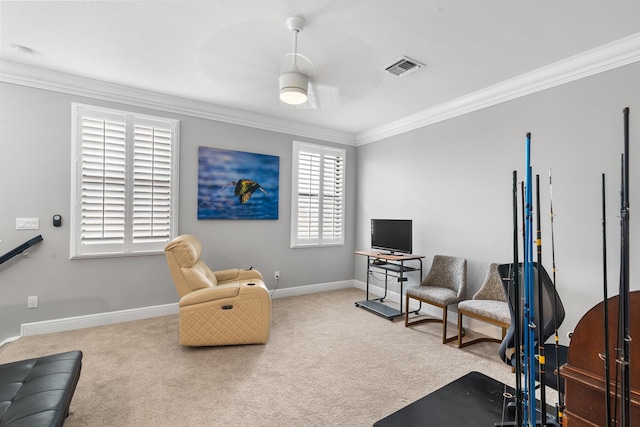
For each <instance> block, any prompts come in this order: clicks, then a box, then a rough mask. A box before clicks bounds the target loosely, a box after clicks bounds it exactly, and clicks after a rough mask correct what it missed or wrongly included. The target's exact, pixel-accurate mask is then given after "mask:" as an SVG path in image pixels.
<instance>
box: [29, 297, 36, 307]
mask: <svg viewBox="0 0 640 427" xmlns="http://www.w3.org/2000/svg"><path fill="white" fill-rule="evenodd" d="M27 308H38V297H37V296H31V297H27Z"/></svg>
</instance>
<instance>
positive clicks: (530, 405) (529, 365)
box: [523, 132, 536, 426]
mask: <svg viewBox="0 0 640 427" xmlns="http://www.w3.org/2000/svg"><path fill="white" fill-rule="evenodd" d="M531 180H532V177H531V133H529V132H528V133H527V137H526V177H525V190H526V194H525V211H526V212H525V245H524V249H525V252H524V324H525V327H526V336H525V339H524V363H523V368H524V374H525V383H526V384H525V388H524V393H525V396H526V400H527V401H526V404H525V405H524V414H523V415H524V416H525V419H528V420H529V424H530V425H531V426H535V425H536V399H535V388H536V384H535V380H536V375H535V351H534V346H535V341H534V340H535V334H534V328H535V319H533V317H532V311H533V310H532V303H533V301H534V298H535V293H534V285H533V233H532V215H533V214H532V212H531V210H532V205H533V198H532V191H531V189H532V185H531Z"/></svg>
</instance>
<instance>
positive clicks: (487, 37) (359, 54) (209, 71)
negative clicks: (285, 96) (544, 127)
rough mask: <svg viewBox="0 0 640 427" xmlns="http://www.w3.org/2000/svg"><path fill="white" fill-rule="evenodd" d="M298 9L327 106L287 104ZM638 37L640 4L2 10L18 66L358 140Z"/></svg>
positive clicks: (5, 52)
mask: <svg viewBox="0 0 640 427" xmlns="http://www.w3.org/2000/svg"><path fill="white" fill-rule="evenodd" d="M291 15H302V16H304V17H305V19H306V20H307V21H308V25H307V27H306V28H305V29H304V30H303V31H302V32H301V33H300V35H299V42H298V48H299V52H300V53H301V54H304V55H305V56H306V57H308V58H309V60H310V61H311V62H312V63H313V65H314V67H315V72H314V74H315V75H314V76H312V80H313V81H314V84H317V85H318V87H319V88H320V89H321V91H320V93H321V95H322V96H321V97H322V99H321V100H320V101H321V102H320V104H321V105H322V106H323V108H318V109H314V108H291V107H286V106H282V105H281V104H280V103H279V101H278V100H277V91H278V86H277V79H278V75H279V73H280V67H281V64H282V60H283V57H284V55H285V54H286V53H287V52H290V51H291V48H292V35H291V32H290V31H289V29H288V28H287V27H286V25H285V20H286V18H287V17H289V16H291ZM637 33H640V2H638V1H637V0H616V1H615V2H606V1H601V0H563V1H557V0H538V1H525V0H483V1H470V0H402V1H391V0H360V1H356V0H314V1H301V0H300V1H294V0H269V1H266V0H211V1H42V2H38V1H1V2H0V58H1V59H2V60H4V61H10V62H14V63H21V64H26V65H30V66H35V67H41V68H45V69H50V70H54V71H58V72H64V73H69V74H73V75H78V76H83V77H87V78H91V79H97V80H101V81H105V82H109V83H114V84H118V85H125V86H129V87H133V88H138V89H144V90H148V91H153V92H158V93H163V94H168V95H175V96H179V97H183V98H187V99H192V100H197V101H201V102H206V103H210V104H212V105H215V106H218V107H225V108H226V107H228V108H230V110H229V111H230V112H232V111H234V110H241V111H246V112H249V113H252V114H257V115H261V116H265V117H268V118H274V119H279V120H286V121H291V122H295V123H300V124H303V125H309V126H317V127H320V128H326V129H331V130H335V131H340V132H346V133H350V134H354V135H355V134H359V133H362V132H367V131H369V130H371V129H374V128H377V127H380V126H384V125H385V124H387V123H391V122H394V121H398V120H401V119H403V118H405V117H408V116H411V115H415V114H418V113H420V112H421V111H424V110H427V109H430V108H434V107H436V106H438V105H440V104H443V103H447V102H450V101H451V100H455V99H458V98H460V97H463V96H465V95H467V94H470V93H473V92H477V91H479V90H482V89H483V88H486V87H489V86H492V85H496V84H498V83H500V82H503V81H505V80H508V79H512V78H514V77H517V76H520V75H523V74H525V73H527V72H530V71H532V70H536V69H539V68H541V67H544V66H547V65H549V64H552V63H555V62H557V61H560V60H562V59H564V58H567V57H571V56H573V55H576V54H579V53H581V52H585V51H589V50H591V49H594V48H597V47H600V46H602V45H605V44H608V43H610V42H613V41H616V40H618V39H622V38H625V37H627V36H630V35H634V34H637ZM12 45H21V46H26V47H28V48H30V49H32V50H33V54H32V55H25V54H22V53H20V52H19V51H18V50H16V49H15V48H12ZM403 55H406V56H409V57H411V58H414V59H416V60H418V61H421V62H424V63H426V64H427V66H426V68H424V69H421V70H419V71H417V72H415V73H411V74H409V75H407V76H404V77H395V76H392V75H390V74H388V73H385V72H384V71H383V68H384V67H385V66H387V65H389V64H390V63H392V62H393V61H394V60H396V59H398V58H400V57H401V56H403ZM230 114H232V113H230Z"/></svg>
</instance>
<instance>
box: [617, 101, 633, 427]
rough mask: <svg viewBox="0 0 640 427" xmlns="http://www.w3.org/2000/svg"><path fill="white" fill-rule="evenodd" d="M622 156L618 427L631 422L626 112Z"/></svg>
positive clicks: (628, 424)
mask: <svg viewBox="0 0 640 427" xmlns="http://www.w3.org/2000/svg"><path fill="white" fill-rule="evenodd" d="M623 116H624V117H623V120H624V154H623V157H622V159H623V160H622V192H621V195H622V197H621V198H622V203H621V206H620V234H621V237H620V292H619V298H618V299H619V310H618V316H619V318H618V340H619V343H620V345H619V350H618V358H617V363H618V368H619V370H620V421H621V427H629V426H630V422H631V408H630V390H631V387H630V384H629V380H630V379H629V350H630V349H629V342H630V341H631V337H630V336H629V108H625V109H624V110H623Z"/></svg>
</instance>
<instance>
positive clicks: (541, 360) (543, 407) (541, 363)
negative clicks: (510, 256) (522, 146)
mask: <svg viewBox="0 0 640 427" xmlns="http://www.w3.org/2000/svg"><path fill="white" fill-rule="evenodd" d="M536 255H537V261H538V280H537V283H536V286H537V287H538V323H537V325H536V327H537V332H538V382H539V383H540V422H541V424H542V425H546V420H547V403H546V402H547V392H546V379H545V377H544V375H545V365H546V361H545V356H544V329H545V325H544V300H543V299H542V298H543V297H542V274H540V269H541V268H542V229H541V226H540V175H536ZM534 319H535V317H534ZM533 410H535V408H533Z"/></svg>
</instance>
